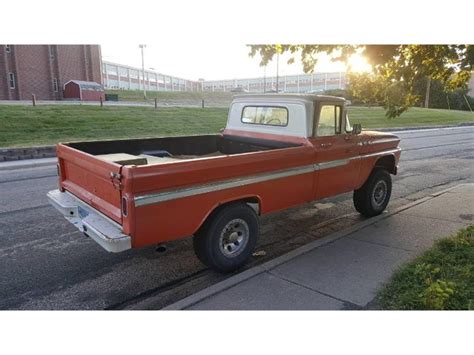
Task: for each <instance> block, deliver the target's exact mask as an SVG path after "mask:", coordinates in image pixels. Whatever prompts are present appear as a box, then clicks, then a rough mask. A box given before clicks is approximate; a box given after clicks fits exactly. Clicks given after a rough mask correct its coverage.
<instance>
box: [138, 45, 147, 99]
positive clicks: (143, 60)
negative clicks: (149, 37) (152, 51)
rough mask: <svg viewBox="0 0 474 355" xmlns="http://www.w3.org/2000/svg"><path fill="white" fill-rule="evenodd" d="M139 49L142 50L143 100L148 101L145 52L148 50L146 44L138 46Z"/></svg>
mask: <svg viewBox="0 0 474 355" xmlns="http://www.w3.org/2000/svg"><path fill="white" fill-rule="evenodd" d="M138 47H139V48H141V50H142V77H143V79H142V84H143V98H144V99H145V100H146V86H145V56H144V53H143V50H144V49H145V48H146V44H140V45H138Z"/></svg>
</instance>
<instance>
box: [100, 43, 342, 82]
mask: <svg viewBox="0 0 474 355" xmlns="http://www.w3.org/2000/svg"><path fill="white" fill-rule="evenodd" d="M101 49H102V58H103V60H105V61H110V62H115V63H119V64H125V65H130V66H136V67H139V68H141V52H140V48H139V47H138V43H136V44H135V43H132V44H130V43H125V44H102V45H101ZM249 52H250V50H249V47H248V46H247V45H245V44H243V43H242V44H238V43H222V42H216V43H187V44H186V43H184V44H179V43H176V44H161V45H160V44H157V43H146V48H145V55H144V57H145V68H146V69H150V68H153V70H155V71H157V72H160V73H163V74H168V75H173V76H177V77H181V78H184V79H189V80H198V79H200V78H203V79H205V80H224V79H239V78H252V77H260V76H263V75H264V68H263V67H260V66H259V62H260V59H259V57H258V55H256V56H255V57H254V58H251V57H249V55H248V54H249ZM288 59H289V56H287V55H286V56H281V57H280V64H279V75H292V74H301V73H303V69H302V66H301V63H300V61H299V59H298V58H296V60H295V63H294V64H291V65H288V64H287V63H286V62H287V60H288ZM345 70H346V68H345V65H344V64H342V63H335V62H332V61H331V60H330V59H329V58H327V57H322V58H321V59H320V60H319V62H318V65H317V67H316V68H315V72H332V71H345ZM266 75H267V76H275V75H276V60H274V61H273V62H272V63H270V64H269V65H268V66H267V68H266Z"/></svg>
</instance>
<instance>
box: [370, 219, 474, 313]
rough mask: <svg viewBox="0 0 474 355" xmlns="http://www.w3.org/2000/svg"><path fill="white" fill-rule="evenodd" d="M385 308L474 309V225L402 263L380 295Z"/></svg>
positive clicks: (382, 305) (380, 300)
mask: <svg viewBox="0 0 474 355" xmlns="http://www.w3.org/2000/svg"><path fill="white" fill-rule="evenodd" d="M378 300H379V304H380V306H381V307H382V308H383V309H393V310H404V309H440V310H441V309H453V310H454V309H458V310H459V309H471V310H472V309H474V226H470V227H468V228H466V229H461V230H460V231H459V232H458V233H457V234H456V235H455V236H452V237H449V238H446V239H442V240H439V241H438V242H436V243H435V245H434V246H433V247H432V248H431V249H430V250H428V251H427V252H426V253H424V254H423V255H421V256H420V257H418V258H417V259H415V260H414V261H413V262H411V263H409V264H406V265H404V266H402V267H401V268H400V269H399V270H398V271H397V272H396V273H395V274H394V275H393V276H392V279H391V281H390V283H389V284H388V285H386V286H385V287H384V288H383V289H382V290H381V291H380V292H379V294H378Z"/></svg>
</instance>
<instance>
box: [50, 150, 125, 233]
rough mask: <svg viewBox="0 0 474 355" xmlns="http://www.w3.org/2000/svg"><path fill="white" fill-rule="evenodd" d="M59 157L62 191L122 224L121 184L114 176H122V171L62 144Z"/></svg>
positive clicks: (116, 166)
mask: <svg viewBox="0 0 474 355" xmlns="http://www.w3.org/2000/svg"><path fill="white" fill-rule="evenodd" d="M57 156H58V161H59V169H60V187H61V188H63V189H65V190H67V191H69V192H70V193H72V194H73V195H75V196H77V197H78V198H79V199H81V200H82V201H84V202H85V203H87V204H88V205H90V206H92V207H94V208H95V209H97V210H98V211H100V212H102V213H103V214H104V215H106V216H107V217H109V218H111V219H113V220H114V221H116V222H117V223H120V224H121V223H122V213H121V210H120V198H121V191H120V187H119V182H120V181H119V180H118V179H112V175H114V174H115V176H120V170H121V168H122V167H121V166H120V165H118V164H114V163H111V162H107V161H103V160H101V159H98V158H96V157H94V156H93V155H90V154H87V153H84V152H81V151H79V150H76V149H74V148H71V147H68V146H66V145H63V144H58V146H57Z"/></svg>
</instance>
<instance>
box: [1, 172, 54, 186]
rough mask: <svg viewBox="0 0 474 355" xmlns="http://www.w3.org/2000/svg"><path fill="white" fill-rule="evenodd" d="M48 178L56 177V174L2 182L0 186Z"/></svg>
mask: <svg viewBox="0 0 474 355" xmlns="http://www.w3.org/2000/svg"><path fill="white" fill-rule="evenodd" d="M48 177H57V175H56V174H51V175H42V176H34V177H27V178H20V179H12V180H4V181H0V184H6V183H8V182H18V181H27V180H36V179H44V178H48Z"/></svg>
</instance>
